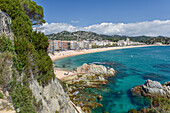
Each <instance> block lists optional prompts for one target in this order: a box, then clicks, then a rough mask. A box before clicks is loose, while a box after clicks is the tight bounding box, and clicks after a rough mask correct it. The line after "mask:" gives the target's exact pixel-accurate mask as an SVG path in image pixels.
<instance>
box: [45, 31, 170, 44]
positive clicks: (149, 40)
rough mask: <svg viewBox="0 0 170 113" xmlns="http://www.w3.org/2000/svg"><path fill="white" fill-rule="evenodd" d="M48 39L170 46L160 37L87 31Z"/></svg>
mask: <svg viewBox="0 0 170 113" xmlns="http://www.w3.org/2000/svg"><path fill="white" fill-rule="evenodd" d="M47 37H48V38H49V39H51V40H87V39H89V40H101V39H102V40H110V41H114V42H117V41H119V40H126V38H130V40H131V41H134V42H143V43H146V44H154V43H156V42H161V43H163V44H170V38H168V37H163V36H158V37H150V36H134V37H132V36H120V35H112V36H111V35H103V34H97V33H93V32H86V31H76V32H68V31H63V32H60V33H57V34H49V35H47Z"/></svg>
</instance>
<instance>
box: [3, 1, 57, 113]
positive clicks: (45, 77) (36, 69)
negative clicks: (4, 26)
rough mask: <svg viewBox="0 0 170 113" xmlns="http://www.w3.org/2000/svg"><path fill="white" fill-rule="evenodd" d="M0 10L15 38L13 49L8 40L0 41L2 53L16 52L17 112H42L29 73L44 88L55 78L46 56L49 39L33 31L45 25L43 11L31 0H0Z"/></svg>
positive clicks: (13, 82)
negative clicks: (36, 27)
mask: <svg viewBox="0 0 170 113" xmlns="http://www.w3.org/2000/svg"><path fill="white" fill-rule="evenodd" d="M0 9H1V10H2V11H4V12H6V13H7V14H9V16H10V17H11V19H12V25H11V28H12V31H13V33H14V35H15V37H14V46H13V47H11V46H10V45H12V44H11V42H10V41H9V39H5V38H3V37H2V38H0V44H1V45H2V46H0V51H2V52H6V51H12V50H13V52H12V53H13V63H14V67H13V75H12V79H11V82H10V95H11V97H12V100H13V104H14V107H15V109H16V110H19V111H20V112H22V113H34V112H36V111H37V110H39V109H40V106H41V101H39V102H38V103H36V100H35V98H34V97H33V96H32V91H31V90H30V88H29V83H30V80H32V78H31V73H30V70H31V71H33V77H34V79H37V80H38V82H39V84H40V85H42V86H45V85H47V84H48V83H49V82H50V81H51V80H52V79H54V78H55V75H54V72H53V63H52V61H51V59H50V57H49V56H48V54H47V48H48V39H47V37H46V36H45V35H44V34H43V33H37V32H36V31H33V30H32V25H34V24H36V25H37V24H42V23H43V22H44V20H43V9H42V7H41V6H37V5H36V3H35V2H34V1H31V0H1V2H0Z"/></svg>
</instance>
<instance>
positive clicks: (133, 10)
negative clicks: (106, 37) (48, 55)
mask: <svg viewBox="0 0 170 113" xmlns="http://www.w3.org/2000/svg"><path fill="white" fill-rule="evenodd" d="M34 1H36V2H37V4H39V5H41V6H43V8H44V13H45V20H46V22H47V23H48V25H51V23H53V24H54V23H57V24H58V25H60V26H61V24H62V25H63V24H65V25H70V26H72V27H76V30H77V28H79V29H80V28H84V27H90V26H93V25H96V24H102V23H113V24H114V25H118V24H119V23H124V24H125V25H126V24H129V23H141V22H146V21H148V22H154V21H155V20H159V21H161V22H162V21H163V22H164V21H167V20H170V0H34ZM151 24H152V23H151ZM168 24H169V22H168ZM161 25H162V24H161ZM67 27H68V26H67ZM166 27H167V26H166ZM62 30H63V29H61V30H58V31H56V32H60V31H62ZM65 30H68V31H75V29H74V30H73V29H72V28H71V30H70V29H65ZM80 30H81V29H80ZM88 30H89V29H88ZM90 31H94V32H96V31H95V30H90ZM118 31H120V30H118ZM52 32H55V31H52ZM47 33H48V34H49V33H51V32H47ZM97 33H100V32H97ZM101 33H102V32H101ZM102 34H113V33H102ZM116 34H121V33H116ZM127 35H128V34H127ZM136 35H137V34H136ZM139 35H141V34H139ZM144 35H145V34H144ZM148 35H149V34H148ZM150 35H153V34H152V33H151V34H150ZM156 35H158V34H156ZM160 35H166V34H162V33H160Z"/></svg>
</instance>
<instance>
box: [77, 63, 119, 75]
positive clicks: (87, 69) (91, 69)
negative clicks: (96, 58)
mask: <svg viewBox="0 0 170 113" xmlns="http://www.w3.org/2000/svg"><path fill="white" fill-rule="evenodd" d="M115 72H116V71H115V70H114V69H113V68H110V69H109V68H106V67H105V66H103V65H96V64H91V65H88V64H86V63H85V64H83V65H82V66H80V67H78V68H77V73H84V74H95V75H105V76H114V74H115Z"/></svg>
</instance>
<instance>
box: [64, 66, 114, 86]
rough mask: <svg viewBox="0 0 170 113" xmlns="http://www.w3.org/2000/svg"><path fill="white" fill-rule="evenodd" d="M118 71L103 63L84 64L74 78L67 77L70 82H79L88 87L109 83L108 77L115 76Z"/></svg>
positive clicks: (67, 81)
mask: <svg viewBox="0 0 170 113" xmlns="http://www.w3.org/2000/svg"><path fill="white" fill-rule="evenodd" d="M115 73H116V71H115V70H114V69H113V68H106V67H105V66H102V65H96V64H91V65H88V64H86V63H85V64H83V65H82V66H80V67H78V68H77V70H76V72H75V74H76V76H75V77H74V78H71V80H70V79H65V81H66V83H68V84H79V85H83V86H86V87H97V85H99V84H100V85H101V84H107V83H108V81H107V79H106V78H107V77H111V76H114V75H115Z"/></svg>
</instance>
